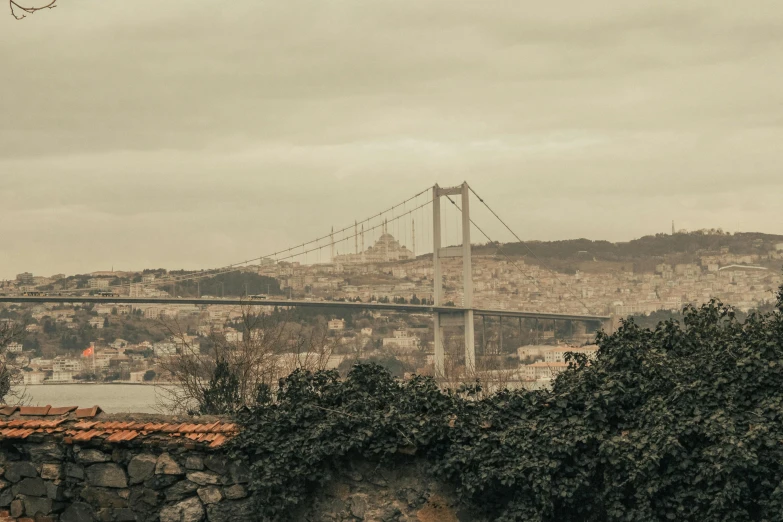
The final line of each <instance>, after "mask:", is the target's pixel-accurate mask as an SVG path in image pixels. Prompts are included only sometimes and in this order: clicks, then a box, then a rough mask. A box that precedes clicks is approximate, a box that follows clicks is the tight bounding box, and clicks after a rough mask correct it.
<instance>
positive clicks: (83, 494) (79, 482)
mask: <svg viewBox="0 0 783 522" xmlns="http://www.w3.org/2000/svg"><path fill="white" fill-rule="evenodd" d="M0 471H2V475H1V476H2V479H0V521H1V522H6V521H25V522H28V521H36V522H43V521H60V522H92V521H105V522H113V521H116V522H131V521H138V522H146V521H160V522H200V521H205V520H207V521H210V522H228V521H231V522H242V521H251V520H256V519H257V518H256V517H254V516H253V499H252V498H251V497H250V496H248V492H247V489H246V484H247V482H248V481H249V475H248V469H247V467H246V466H245V465H243V464H242V463H239V462H229V461H228V460H227V458H226V457H225V455H224V454H223V453H221V452H220V451H219V450H209V449H206V448H198V447H188V446H187V445H182V444H171V445H169V446H160V445H145V444H143V443H139V444H135V445H134V444H117V443H106V442H103V441H96V442H94V443H93V444H88V445H79V444H66V443H64V442H62V441H58V440H52V441H47V440H45V439H44V440H39V441H38V442H32V441H29V442H28V441H10V440H4V441H2V442H0Z"/></svg>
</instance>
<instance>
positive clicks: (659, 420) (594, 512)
mask: <svg viewBox="0 0 783 522" xmlns="http://www.w3.org/2000/svg"><path fill="white" fill-rule="evenodd" d="M781 312H783V289H781V293H780V294H779V297H778V304H777V310H776V311H775V312H772V313H768V314H764V315H751V316H750V317H748V318H747V319H746V320H745V321H744V322H740V321H738V320H737V319H736V317H735V316H734V313H733V311H732V310H731V309H730V308H728V307H725V306H723V305H721V304H720V303H717V302H711V303H709V304H706V305H704V306H702V307H700V308H687V309H686V310H685V311H684V319H683V321H682V323H680V322H677V321H668V322H664V323H660V324H659V325H658V326H657V327H656V328H655V329H654V330H651V329H643V328H640V327H638V326H637V325H636V324H634V323H633V322H632V321H628V322H625V323H624V324H623V325H622V327H621V328H620V329H619V330H618V331H617V332H616V333H615V334H613V335H603V334H601V335H599V337H598V344H599V346H600V350H599V353H598V357H597V359H596V360H595V361H594V362H592V363H590V364H588V363H587V361H586V359H585V358H583V357H580V356H573V357H572V358H571V366H570V368H569V369H568V370H567V371H565V372H563V373H562V374H561V375H560V376H559V377H558V378H557V380H556V381H555V383H554V385H553V388H552V390H541V391H522V390H518V391H503V392H500V393H497V394H495V395H492V396H490V397H488V398H483V399H481V400H479V399H477V398H476V394H475V392H476V391H477V390H478V389H479V388H478V385H476V387H473V388H464V389H461V390H457V391H447V392H444V391H441V390H440V389H439V388H438V386H437V384H436V383H435V382H434V381H433V380H431V379H429V378H423V377H415V378H413V379H411V380H409V381H406V382H400V381H397V380H395V379H393V378H392V377H391V376H390V375H389V374H388V372H386V371H385V370H383V369H382V368H380V367H379V366H375V365H357V366H355V367H354V368H353V369H352V371H351V372H350V373H349V375H348V377H347V378H346V379H345V380H341V379H340V378H339V376H338V374H337V373H336V372H333V371H331V372H318V373H306V372H295V373H294V374H292V375H291V376H289V377H288V378H286V379H283V380H282V381H281V383H280V389H279V390H278V392H277V396H276V397H275V400H272V398H271V394H270V393H264V394H261V395H260V397H261V398H260V400H259V402H258V404H256V405H255V406H254V407H252V408H250V409H247V410H245V411H243V412H241V413H240V414H239V419H238V420H239V422H240V423H241V424H242V425H243V427H244V429H243V431H242V432H241V433H240V435H239V436H238V437H237V438H236V439H234V442H233V446H232V447H233V451H234V452H235V456H236V457H237V458H243V459H247V460H248V461H249V462H250V463H251V466H252V470H253V474H254V479H253V483H252V484H251V486H252V488H253V489H254V490H255V492H256V494H257V495H258V498H259V502H260V504H261V506H260V509H261V513H262V514H263V516H266V517H267V518H268V519H270V520H281V519H284V518H285V517H284V514H285V513H286V512H288V511H289V510H290V509H291V507H293V506H294V505H297V504H300V503H302V502H304V501H305V500H306V499H307V497H308V495H310V494H311V493H312V492H313V491H314V490H315V488H317V487H319V485H322V484H324V483H325V482H326V481H328V480H330V478H332V472H333V470H334V469H335V468H336V467H338V466H339V465H340V464H341V463H344V462H345V461H346V459H348V458H354V457H361V458H366V459H373V460H376V461H379V462H386V463H388V464H390V465H396V464H398V463H400V462H401V461H404V460H405V459H411V458H420V459H426V460H427V461H428V463H429V464H430V469H431V470H432V473H433V475H434V476H435V477H436V478H439V479H440V480H444V481H448V482H450V483H452V484H454V485H455V486H456V487H457V488H458V491H459V493H460V496H461V498H463V499H464V501H465V502H466V503H469V504H472V505H473V507H474V508H479V509H480V510H482V511H483V512H484V513H485V514H486V516H487V517H488V518H490V519H491V520H499V521H540V522H544V521H590V522H593V521H595V522H598V521H618V522H619V521H628V522H630V521H634V522H637V521H660V520H677V521H707V520H721V521H730V522H734V521H746V520H756V521H773V520H781V518H782V517H783V395H782V394H783V319H781ZM413 454H415V457H412V456H411V455H413Z"/></svg>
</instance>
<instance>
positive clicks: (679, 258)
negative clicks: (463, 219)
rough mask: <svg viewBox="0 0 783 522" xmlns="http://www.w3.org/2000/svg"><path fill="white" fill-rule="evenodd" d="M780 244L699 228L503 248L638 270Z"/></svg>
mask: <svg viewBox="0 0 783 522" xmlns="http://www.w3.org/2000/svg"><path fill="white" fill-rule="evenodd" d="M779 243H783V235H776V234H762V233H759V232H739V233H736V234H729V233H723V232H721V231H696V232H681V233H677V234H674V235H671V234H656V235H654V236H644V237H642V238H639V239H634V240H631V241H628V242H620V243H612V242H610V241H591V240H589V239H569V240H565V241H527V242H526V243H525V244H522V243H505V244H503V245H502V251H503V253H505V254H507V255H510V256H523V257H525V258H526V259H525V260H526V261H527V262H530V263H535V257H538V258H540V259H542V260H546V262H547V263H550V262H554V265H553V267H554V268H557V269H560V270H564V271H570V270H571V269H574V268H575V267H576V266H577V265H581V264H582V263H583V262H587V261H593V262H596V261H597V262H602V261H603V262H613V263H633V265H634V267H635V269H636V270H639V269H642V270H649V269H650V267H651V264H652V265H654V263H655V262H656V261H657V262H660V261H664V260H665V261H667V262H696V261H698V256H699V255H702V254H707V253H716V254H717V253H720V252H721V250H722V249H724V248H727V249H728V252H729V253H731V254H736V255H749V254H760V255H763V254H767V253H768V252H769V251H770V250H774V249H775V245H777V244H779ZM497 248H498V245H497V244H488V245H484V246H480V247H476V248H475V250H474V251H475V252H476V253H477V254H492V253H494V252H496V251H497ZM531 251H532V253H533V254H535V256H534V255H533V254H531Z"/></svg>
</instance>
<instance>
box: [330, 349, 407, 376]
mask: <svg viewBox="0 0 783 522" xmlns="http://www.w3.org/2000/svg"><path fill="white" fill-rule="evenodd" d="M357 363H361V364H377V365H378V366H380V367H381V368H383V369H384V370H386V371H387V372H389V373H390V374H391V375H392V377H402V376H403V375H405V372H406V371H411V370H413V368H411V367H409V365H407V364H405V363H404V362H402V361H401V360H399V359H398V358H396V357H395V356H394V355H393V354H391V353H379V354H373V355H371V356H369V357H366V358H363V359H361V361H357V360H356V359H350V358H346V359H345V360H343V362H341V363H340V365H339V366H338V367H337V371H338V372H340V375H347V374H348V373H350V371H351V368H353V366H354V365H355V364H357Z"/></svg>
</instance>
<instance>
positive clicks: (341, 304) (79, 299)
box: [0, 295, 610, 323]
mask: <svg viewBox="0 0 783 522" xmlns="http://www.w3.org/2000/svg"><path fill="white" fill-rule="evenodd" d="M0 303H20V304H21V303H105V304H161V305H165V304H190V305H224V306H241V305H245V306H246V305H257V306H301V307H311V308H355V309H360V310H391V311H397V312H408V313H423V314H431V313H436V312H439V313H441V314H459V313H464V312H465V311H466V310H467V309H466V308H459V307H453V306H432V305H415V304H395V303H354V302H349V301H306V300H299V299H243V298H236V297H234V298H196V297H155V298H151V297H99V296H92V295H89V296H60V295H47V296H16V295H11V296H2V295H0ZM473 314H474V315H480V316H493V317H514V318H522V319H541V320H555V321H598V322H602V323H603V322H605V321H608V320H610V317H608V316H602V315H579V314H550V313H542V312H525V311H521V310H490V309H482V308H474V309H473Z"/></svg>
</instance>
